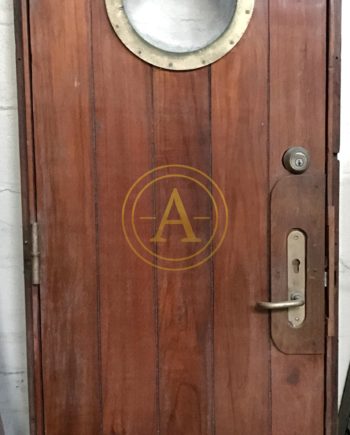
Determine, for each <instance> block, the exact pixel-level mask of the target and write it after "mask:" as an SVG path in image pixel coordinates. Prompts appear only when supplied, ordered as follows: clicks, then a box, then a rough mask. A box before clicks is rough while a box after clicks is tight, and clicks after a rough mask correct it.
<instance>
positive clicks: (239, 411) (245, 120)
mask: <svg viewBox="0 0 350 435" xmlns="http://www.w3.org/2000/svg"><path fill="white" fill-rule="evenodd" d="M267 104H268V10H267V4H266V2H264V1H257V2H256V6H255V11H254V15H253V19H252V22H251V24H250V27H249V29H248V31H247V33H246V35H245V36H244V37H243V40H242V41H240V43H239V44H238V46H237V47H236V49H235V50H233V51H232V52H231V53H230V54H228V55H227V56H226V57H225V58H224V59H222V60H221V61H220V62H218V63H216V64H215V65H213V67H212V137H213V178H214V179H215V181H216V182H217V183H218V184H219V185H220V186H221V188H222V189H223V191H224V194H225V196H226V200H227V202H228V208H229V229H228V233H227V236H226V241H225V243H224V244H223V246H222V248H221V249H220V251H218V253H217V254H216V256H215V257H214V282H215V309H214V310H215V327H214V349H215V350H214V354H215V416H216V433H217V434H218V435H229V434H232V435H236V434H251V433H256V432H257V431H258V432H259V434H261V435H270V434H271V427H270V416H271V414H270V413H271V408H270V406H271V403H270V397H269V382H270V371H269V370H270V367H269V365H270V364H269V358H270V350H269V349H270V348H269V319H268V316H267V315H265V314H262V313H258V312H257V311H256V310H255V304H256V302H257V301H259V300H266V299H268V298H269V295H268V275H267V268H268V251H267V247H268V229H267V224H268V221H267V218H268V216H267V208H266V207H267V204H268V193H269V185H268V151H267V140H268V137H267V131H268V120H267V107H268V106H267ZM276 434H277V433H276Z"/></svg>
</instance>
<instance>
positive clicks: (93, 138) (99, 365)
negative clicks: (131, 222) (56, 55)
mask: <svg viewBox="0 0 350 435" xmlns="http://www.w3.org/2000/svg"><path fill="white" fill-rule="evenodd" d="M89 30H90V31H89V44H90V74H89V83H90V117H91V140H90V142H91V148H92V150H91V151H92V152H91V156H92V160H93V162H92V165H91V167H92V183H93V195H94V218H95V261H96V323H97V325H96V326H97V327H96V329H97V331H96V335H97V346H98V349H97V359H98V360H97V370H98V380H99V387H98V393H99V398H98V403H99V407H100V409H99V412H100V425H99V427H100V431H99V433H100V434H103V385H102V347H101V346H102V344H101V334H102V333H101V300H100V299H101V274H100V243H99V241H100V237H99V236H100V229H99V212H98V199H99V191H98V171H97V150H96V145H97V138H96V98H95V69H94V68H95V62H94V44H93V34H94V30H93V20H92V3H91V0H89Z"/></svg>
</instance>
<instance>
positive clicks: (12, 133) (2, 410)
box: [0, 0, 350, 435]
mask: <svg viewBox="0 0 350 435" xmlns="http://www.w3.org/2000/svg"><path fill="white" fill-rule="evenodd" d="M349 22H350V1H348V0H344V1H343V23H344V25H343V55H342V57H343V98H342V113H343V118H342V119H343V121H342V144H341V154H340V158H341V216H340V230H341V232H340V234H341V243H340V254H341V255H340V258H341V260H340V351H339V394H340V395H341V392H342V390H343V385H344V381H345V377H346V372H347V368H348V365H349V361H350V225H349V224H350V221H349V212H350V145H349V142H350V80H349V78H350V26H349V25H348V23H349ZM13 35H14V29H13V12H12V0H0V415H1V419H2V422H3V425H4V428H5V433H6V435H26V434H28V433H29V430H28V405H27V391H26V390H27V380H26V362H25V361H26V359H25V320H24V291H23V273H22V272H23V270H22V269H23V266H22V247H21V237H22V234H21V209H20V182H19V156H18V137H17V107H16V106H17V101H16V86H15V54H14V53H15V51H14V36H13ZM0 435H1V425H0Z"/></svg>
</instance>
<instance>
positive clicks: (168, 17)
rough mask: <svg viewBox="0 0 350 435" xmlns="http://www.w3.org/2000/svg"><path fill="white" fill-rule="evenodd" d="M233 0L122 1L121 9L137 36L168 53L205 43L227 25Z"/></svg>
mask: <svg viewBox="0 0 350 435" xmlns="http://www.w3.org/2000/svg"><path fill="white" fill-rule="evenodd" d="M236 4H237V0H124V10H125V13H126V15H127V17H128V19H129V22H130V24H131V25H132V27H133V28H134V30H135V31H136V32H137V33H138V34H139V36H140V37H141V38H142V39H143V40H145V41H146V42H148V43H149V44H151V45H152V46H154V47H156V48H159V49H161V50H164V51H167V52H171V53H191V52H194V51H197V50H200V49H203V48H205V47H207V46H209V45H210V44H211V43H212V42H214V41H215V40H216V39H218V38H219V37H220V36H221V35H222V34H223V33H224V32H225V30H226V29H227V28H228V26H229V25H230V23H231V21H232V18H233V16H234V13H235V10H236Z"/></svg>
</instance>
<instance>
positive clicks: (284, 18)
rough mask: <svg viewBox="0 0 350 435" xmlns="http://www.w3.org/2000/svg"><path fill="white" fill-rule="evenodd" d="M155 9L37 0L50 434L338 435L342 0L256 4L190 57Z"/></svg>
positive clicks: (43, 321)
mask: <svg viewBox="0 0 350 435" xmlns="http://www.w3.org/2000/svg"><path fill="white" fill-rule="evenodd" d="M169 1H170V3H172V2H171V0H169ZM156 3H157V2H155V3H154V4H156ZM163 3H164V4H163ZM163 3H162V6H159V14H160V15H159V16H161V14H162V13H163V12H164V5H165V2H163ZM223 3H225V2H223ZM231 3H232V2H231ZM148 4H149V3H148V1H145V2H138V1H136V0H72V1H66V2H57V1H55V0H35V1H28V2H27V1H26V0H23V1H22V3H21V8H20V11H21V16H22V27H20V28H21V29H22V30H21V31H23V40H22V42H21V44H22V49H23V47H24V49H23V55H24V56H25V60H26V62H27V65H29V67H30V68H29V67H28V68H27V70H25V73H24V79H25V85H26V89H27V93H26V94H25V96H24V98H25V101H26V105H27V106H26V107H29V110H28V109H27V112H25V115H26V116H27V123H28V124H29V125H30V128H31V129H32V131H33V143H32V144H31V143H30V142H29V141H28V140H24V144H23V146H24V147H28V150H30V152H32V153H33V156H34V157H33V158H34V162H33V163H32V166H31V171H32V172H33V173H34V179H33V180H32V181H30V183H32V184H31V189H32V190H33V191H34V193H33V195H32V196H31V197H30V198H29V202H31V203H33V204H34V206H35V211H36V215H35V216H34V214H32V216H34V217H33V218H31V221H36V222H37V224H38V228H39V240H38V246H39V251H40V259H39V255H38V253H37V254H36V255H33V259H32V263H33V264H36V265H37V264H38V262H39V260H40V265H39V272H40V274H39V275H40V276H36V275H35V277H37V278H38V280H33V286H34V287H31V289H30V292H31V291H33V288H34V289H35V293H33V296H32V302H31V303H32V304H33V307H32V308H30V309H33V310H34V312H35V313H36V315H35V319H36V320H37V322H38V323H37V327H36V328H35V329H34V327H33V329H32V330H31V332H30V333H29V334H28V337H29V341H28V343H29V346H33V354H34V359H33V360H32V361H30V365H31V370H32V371H31V373H32V376H33V392H32V395H33V397H32V403H35V406H34V411H33V415H32V433H33V434H38V435H44V434H46V435H77V434H81V435H98V434H101V435H102V434H105V435H112V434H115V435H117V434H118V435H121V434H125V435H156V434H161V435H204V434H217V435H231V434H232V435H246V434H253V433H259V435H294V434H298V435H309V434H314V435H324V434H326V428H327V427H329V426H330V423H329V421H328V420H330V419H331V418H332V416H330V415H329V414H327V417H325V409H326V398H327V391H326V390H325V385H326V382H328V383H329V382H330V381H329V378H327V376H326V368H327V367H326V357H327V355H326V347H325V346H326V338H327V337H326V333H327V330H326V322H327V316H329V311H328V312H327V309H328V308H329V306H328V301H327V293H326V289H325V286H324V274H325V270H326V268H327V261H328V259H327V256H326V251H327V240H326V238H325V234H326V217H327V216H326V210H327V200H328V199H327V195H326V190H327V189H326V186H327V185H326V183H327V182H328V181H327V171H326V163H327V160H326V151H327V141H326V131H327V110H328V107H327V98H326V90H327V66H328V63H327V62H328V60H327V41H328V32H329V31H330V27H329V25H328V21H327V20H328V18H327V17H328V11H329V9H328V8H329V1H328V0H316V1H315V0H313V1H311V0H305V1H302V2H300V1H298V2H296V1H295V0H269V1H268V0H255V4H254V2H253V1H252V0H237V2H233V3H232V4H234V5H236V6H235V9H234V10H235V14H237V17H236V18H233V19H232V23H233V24H232V25H233V26H235V25H237V28H236V30H235V32H233V33H232V34H231V33H230V32H231V27H230V26H229V27H227V28H226V27H225V29H224V31H223V33H222V35H221V36H220V37H218V39H217V40H215V41H213V42H211V43H212V44H213V49H212V50H211V49H208V50H207V47H204V48H201V49H200V50H197V51H195V52H193V53H192V52H189V53H187V52H181V50H180V49H179V51H178V52H177V53H175V54H174V53H171V52H167V51H163V52H162V50H160V49H159V48H157V47H153V46H152V44H151V43H150V42H149V41H148V42H147V41H146V42H145V41H144V40H143V38H140V36H139V35H137V34H136V30H135V28H134V27H133V25H131V24H130V23H127V24H125V23H126V21H125V20H126V18H127V17H128V15H127V14H128V11H130V9H128V8H131V7H133V5H136V6H135V7H139V8H142V7H143V8H144V9H142V11H144V12H143V15H142V14H141V15H140V16H141V17H142V20H145V22H146V20H147V19H148V18H147V17H148V15H147V13H146V12H147V5H148ZM172 4H173V6H174V5H175V3H172ZM178 4H179V5H184V4H185V3H183V2H182V3H181V2H179V3H178ZM195 4H197V3H196V2H193V3H191V5H190V6H191V8H192V7H193V5H195ZM227 4H228V3H227ZM208 5H209V6H210V7H213V8H214V9H213V10H214V11H215V10H216V8H219V7H220V5H221V3H220V2H215V1H214V2H212V1H209V0H208V1H206V2H203V5H202V6H201V8H202V9H203V10H199V12H200V13H201V14H204V12H205V11H206V10H207V9H206V8H209V6H208ZM245 5H246V7H243V6H245ZM151 6H152V4H151ZM187 6H188V8H189V4H187ZM248 6H249V7H248ZM174 7H175V6H174ZM140 10H141V9H140ZM175 10H176V9H174V11H175ZM184 10H185V9H184ZM209 10H212V9H209ZM153 11H154V10H153ZM136 12H137V10H136ZM157 13H158V12H157ZM174 13H175V12H174ZM153 14H154V12H153ZM201 16H202V15H201ZM215 16H216V15H215ZM125 17H126V18H125ZM234 17H235V15H234ZM187 18H188V17H187ZM114 19H115V20H116V21H115V20H114ZM119 19H120V20H121V21H120V23H121V24H120V26H119V24H118V23H119V21H118V20H119ZM235 19H236V21H237V23H238V22H240V23H241V24H239V25H238V24H234V23H235V21H234V20H235ZM142 20H141V21H140V22H137V23H138V24H140V23H141V24H142V23H143V22H144V21H142ZM191 20H192V21H195V20H193V19H192V18H191V17H190V19H187V21H186V19H184V20H181V22H180V24H181V26H187V25H190V23H191ZM240 20H242V21H240ZM248 22H249V25H248ZM164 23H165V21H163V22H161V21H160V22H159V23H156V27H155V28H148V31H149V34H152V32H153V31H154V30H155V29H156V30H157V26H158V24H159V28H161V29H166V28H167V27H166V25H165V24H164ZM138 24H137V25H138ZM124 25H125V26H126V27H125V29H124V28H122V27H123V26H124ZM162 26H163V27H162ZM130 35H131V36H130ZM232 35H233V36H232ZM146 36H147V35H146ZM236 36H237V38H236ZM174 38H175V36H174V37H173V40H172V42H174V41H175V39H174ZM225 38H226V39H225ZM235 38H236V39H235ZM238 39H240V40H239V41H238ZM135 41H136V43H137V44H138V43H140V44H141V43H142V44H141V46H142V48H137V46H133V45H132V44H135ZM222 41H224V42H225V43H226V46H225V47H224V48H223V46H222V45H221V42H222ZM141 46H140V47H141ZM216 49H217V50H218V52H219V54H220V55H216V54H215V53H216V52H215V50H216ZM220 50H221V51H220ZM214 52H215V53H214ZM162 53H163V54H164V59H163V58H162V55H163V54H162ZM147 56H149V61H148V62H147V61H145V59H146V60H147ZM169 59H170V60H169ZM172 59H173V60H172ZM214 60H215V62H213V61H214ZM196 63H198V65H197V64H196ZM186 65H188V67H187V68H186ZM159 66H161V67H159ZM28 89H29V91H28ZM28 129H29V127H27V131H28V134H29V133H30V131H29V130H28ZM293 147H302V148H303V149H305V150H306V151H305V152H306V154H305V155H306V158H307V160H308V165H307V166H306V167H305V173H303V174H302V173H301V172H303V171H304V169H303V170H302V171H300V173H298V168H296V170H292V169H293V168H292V169H291V168H289V169H288V166H287V165H286V164H283V156H284V153H285V152H286V151H287V150H288V149H291V148H293ZM26 162H27V163H26V164H29V165H30V164H31V163H30V162H31V161H30V159H29V158H28V159H27V160H26ZM299 163H300V162H299ZM300 164H301V165H302V164H303V162H301V163H300ZM23 168H24V166H23ZM23 174H25V172H24V169H23ZM27 199H28V198H27ZM32 207H33V206H32ZM293 230H298V231H301V232H302V233H303V234H304V235H305V240H306V247H305V252H304V253H303V255H304V257H305V258H306V260H305V261H306V265H305V271H306V272H305V273H306V278H305V289H304V290H305V294H304V296H303V297H304V300H303V301H301V304H303V305H301V304H299V306H303V307H305V313H306V317H305V320H304V321H301V322H300V324H298V326H297V327H296V326H295V325H293V323H291V321H290V313H291V312H290V309H289V308H288V306H286V307H284V308H283V309H282V310H281V309H278V310H277V311H275V310H273V312H272V313H270V312H269V310H263V309H261V307H262V306H264V307H272V308H276V307H275V306H273V304H276V303H287V304H288V303H289V304H290V303H291V302H292V303H295V300H294V299H293V298H292V296H290V288H289V287H290V282H289V281H288V280H289V278H288V277H289V274H288V273H289V269H288V267H289V265H288V264H289V263H288V255H289V254H288V252H289V251H288V249H289V245H288V236H289V234H290V232H291V231H293ZM34 259H35V261H37V262H35V263H34ZM298 264H300V262H299V263H298ZM298 267H299V266H298ZM296 273H297V272H296ZM34 295H38V296H34ZM271 304H272V305H271ZM258 305H259V306H258ZM259 307H260V308H259ZM299 320H300V319H298V321H299ZM29 327H30V325H29ZM31 334H33V335H34V338H35V346H34V345H33V343H32V342H31V338H30V337H32V335H31ZM33 340H34V339H33ZM327 370H328V372H332V370H330V369H329V368H327ZM34 398H35V399H34ZM327 434H328V435H330V433H329V432H327Z"/></svg>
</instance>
